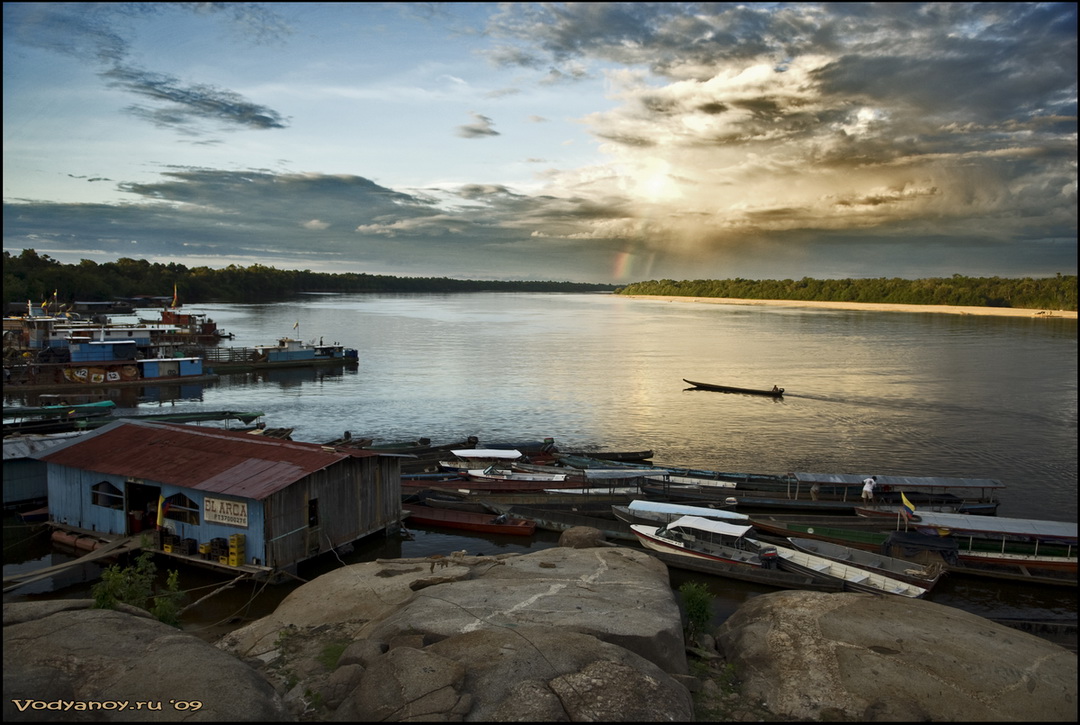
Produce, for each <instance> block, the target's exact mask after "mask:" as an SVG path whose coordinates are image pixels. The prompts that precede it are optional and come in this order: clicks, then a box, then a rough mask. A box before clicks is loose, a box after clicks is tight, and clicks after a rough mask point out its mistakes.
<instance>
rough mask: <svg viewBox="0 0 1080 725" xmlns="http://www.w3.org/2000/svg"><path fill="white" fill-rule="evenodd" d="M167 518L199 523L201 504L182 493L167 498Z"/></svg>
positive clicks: (181, 521)
mask: <svg viewBox="0 0 1080 725" xmlns="http://www.w3.org/2000/svg"><path fill="white" fill-rule="evenodd" d="M164 516H165V518H167V519H170V520H172V521H179V522H180V523H182V524H192V525H195V526H198V525H199V506H198V505H197V504H196V503H195V502H194V501H192V500H191V499H190V498H188V497H187V496H185V495H184V494H182V493H175V494H173V495H172V496H169V497H168V498H167V499H165V514H164Z"/></svg>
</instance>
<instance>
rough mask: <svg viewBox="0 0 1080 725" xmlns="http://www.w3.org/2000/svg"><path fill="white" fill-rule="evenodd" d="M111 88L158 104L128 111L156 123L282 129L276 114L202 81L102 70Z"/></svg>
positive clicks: (134, 70) (134, 107)
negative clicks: (212, 123) (187, 82)
mask: <svg viewBox="0 0 1080 725" xmlns="http://www.w3.org/2000/svg"><path fill="white" fill-rule="evenodd" d="M102 76H103V77H105V78H106V79H108V81H109V85H110V86H112V87H114V88H121V89H123V90H126V91H129V92H131V93H134V94H136V95H138V96H142V97H143V98H146V99H149V100H150V101H152V102H154V103H156V104H159V105H158V106H157V107H154V108H147V107H145V106H129V107H128V109H127V110H128V112H129V113H131V114H132V115H134V116H137V117H139V118H144V119H146V120H148V121H151V122H152V123H154V124H155V125H157V126H169V127H175V128H178V129H188V128H190V127H191V126H192V125H193V124H195V125H197V124H198V123H199V122H201V121H205V120H211V121H219V122H223V123H226V124H235V125H238V126H246V127H248V128H255V129H267V128H285V127H286V126H287V124H286V123H285V121H284V119H283V118H282V117H281V115H280V114H279V113H277V112H276V111H274V110H273V109H270V108H267V107H266V106H259V105H256V104H254V103H251V102H249V101H247V100H246V99H245V98H244V97H243V96H241V95H239V94H238V93H233V92H232V91H228V90H225V89H222V88H214V87H213V86H207V85H202V84H196V85H184V84H182V83H181V82H180V81H179V80H177V79H176V78H173V77H171V76H167V75H163V74H161V73H150V72H148V71H144V70H140V69H135V68H121V67H117V68H113V69H112V70H109V71H106V72H105V73H102Z"/></svg>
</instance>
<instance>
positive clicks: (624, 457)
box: [559, 450, 653, 461]
mask: <svg viewBox="0 0 1080 725" xmlns="http://www.w3.org/2000/svg"><path fill="white" fill-rule="evenodd" d="M559 452H560V453H565V454H566V455H568V456H585V457H588V458H599V459H601V460H604V461H647V460H649V459H650V458H652V457H653V451H652V450H642V451H583V450H576V451H559Z"/></svg>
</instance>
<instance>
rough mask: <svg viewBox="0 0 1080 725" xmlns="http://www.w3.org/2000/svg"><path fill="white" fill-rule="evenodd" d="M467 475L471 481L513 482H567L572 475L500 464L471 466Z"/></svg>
mask: <svg viewBox="0 0 1080 725" xmlns="http://www.w3.org/2000/svg"><path fill="white" fill-rule="evenodd" d="M465 477H466V478H468V479H469V480H470V481H487V482H513V481H527V482H529V483H536V482H539V483H565V482H566V481H567V480H568V479H569V478H570V477H569V476H567V475H566V474H565V473H522V472H520V471H512V470H510V469H507V468H500V467H498V466H488V467H487V468H470V469H468V470H467V471H465Z"/></svg>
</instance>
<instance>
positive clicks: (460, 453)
mask: <svg viewBox="0 0 1080 725" xmlns="http://www.w3.org/2000/svg"><path fill="white" fill-rule="evenodd" d="M450 453H452V454H453V456H454V458H452V459H449V460H446V461H439V468H441V469H442V470H444V471H450V472H453V473H464V472H465V471H468V470H469V469H477V468H487V467H488V466H493V465H502V466H508V465H510V462H511V461H516V460H517V459H519V458H521V457H522V455H523V454H522V452H521V451H519V450H516V449H511V448H460V449H456V450H452V451H450Z"/></svg>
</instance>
